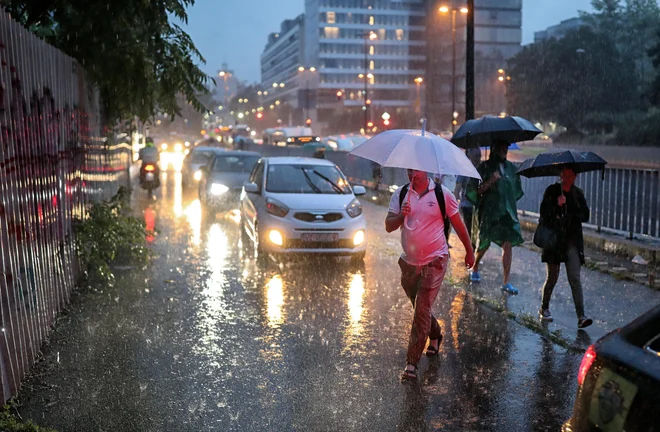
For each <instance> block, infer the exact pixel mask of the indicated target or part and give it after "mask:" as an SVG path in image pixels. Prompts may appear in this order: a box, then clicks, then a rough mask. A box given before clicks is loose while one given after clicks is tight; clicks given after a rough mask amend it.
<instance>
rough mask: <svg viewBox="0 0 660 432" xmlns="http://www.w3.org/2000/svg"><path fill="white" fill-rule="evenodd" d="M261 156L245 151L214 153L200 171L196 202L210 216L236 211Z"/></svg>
mask: <svg viewBox="0 0 660 432" xmlns="http://www.w3.org/2000/svg"><path fill="white" fill-rule="evenodd" d="M260 158H261V155H260V154H259V153H257V152H248V151H224V152H217V153H215V154H214V155H213V157H211V158H210V159H209V161H208V163H207V164H206V166H205V167H203V168H201V172H202V177H201V179H200V180H199V189H198V190H199V200H200V202H201V204H202V208H203V209H204V210H205V211H209V212H213V213H214V212H218V211H227V210H233V209H237V208H238V204H239V197H240V195H241V190H242V189H243V183H245V181H246V180H247V179H248V178H249V176H250V172H251V171H252V168H253V167H254V166H255V164H256V163H257V161H259V159H260Z"/></svg>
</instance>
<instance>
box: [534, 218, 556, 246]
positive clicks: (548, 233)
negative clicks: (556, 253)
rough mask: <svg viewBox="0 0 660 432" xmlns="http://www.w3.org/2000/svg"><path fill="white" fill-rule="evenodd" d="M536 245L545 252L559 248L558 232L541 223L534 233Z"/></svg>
mask: <svg viewBox="0 0 660 432" xmlns="http://www.w3.org/2000/svg"><path fill="white" fill-rule="evenodd" d="M534 244H535V245H536V246H538V247H540V248H541V249H543V250H549V249H550V250H552V249H556V248H557V232H556V231H555V230H554V229H553V228H551V227H549V226H547V225H546V224H544V223H543V221H539V225H538V226H537V227H536V232H535V233H534Z"/></svg>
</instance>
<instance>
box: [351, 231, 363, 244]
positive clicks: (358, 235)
mask: <svg viewBox="0 0 660 432" xmlns="http://www.w3.org/2000/svg"><path fill="white" fill-rule="evenodd" d="M362 243H364V231H363V230H360V231H358V232H356V233H355V235H354V236H353V245H355V246H360V245H361V244H362Z"/></svg>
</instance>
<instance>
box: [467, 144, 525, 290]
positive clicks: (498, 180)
mask: <svg viewBox="0 0 660 432" xmlns="http://www.w3.org/2000/svg"><path fill="white" fill-rule="evenodd" d="M508 149H509V143H508V142H506V141H496V142H495V143H493V146H492V151H491V154H490V158H489V159H488V160H487V161H484V162H482V163H481V164H480V165H479V168H478V169H477V170H478V171H479V174H481V178H482V179H483V183H482V184H481V185H478V184H477V182H476V181H473V182H470V185H469V186H468V193H467V198H468V199H469V200H470V201H471V202H472V203H473V204H474V205H475V210H476V217H477V220H478V227H479V233H478V241H477V261H476V263H475V265H474V269H473V270H472V273H471V274H470V280H471V281H472V282H480V281H481V275H480V274H479V264H480V263H481V260H482V259H483V257H484V255H485V254H486V251H487V250H488V248H489V247H490V244H491V243H495V244H496V245H498V246H500V247H501V248H502V267H503V274H504V276H503V280H502V290H503V291H505V292H507V293H509V294H518V289H517V288H516V287H514V286H513V285H512V284H511V283H510V282H509V275H510V273H511V260H512V259H513V247H514V246H518V245H520V244H522V243H523V237H522V234H521V233H520V222H519V221H518V207H517V202H518V200H519V199H520V198H522V196H523V190H522V185H521V183H520V176H519V175H518V173H517V168H516V166H515V165H514V164H513V163H511V162H509V161H508V160H506V157H507V153H508Z"/></svg>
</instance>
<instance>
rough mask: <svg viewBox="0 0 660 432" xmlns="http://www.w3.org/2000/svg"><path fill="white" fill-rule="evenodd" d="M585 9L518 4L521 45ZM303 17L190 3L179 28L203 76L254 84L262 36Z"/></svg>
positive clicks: (569, 4) (287, 0)
mask: <svg viewBox="0 0 660 432" xmlns="http://www.w3.org/2000/svg"><path fill="white" fill-rule="evenodd" d="M590 9H591V0H523V44H527V43H529V42H531V41H532V40H533V39H534V32H535V31H538V30H543V29H545V28H546V27H548V26H551V25H554V24H557V23H559V22H560V21H561V20H564V19H567V18H571V17H574V16H577V15H578V11H580V10H587V11H589V10H590ZM303 12H304V0H243V1H240V2H239V1H235V2H226V1H220V0H196V1H195V5H194V6H193V7H191V8H189V9H188V25H187V26H185V28H186V30H187V31H188V33H189V34H190V36H191V37H192V38H193V40H194V42H195V45H196V46H197V48H198V49H199V50H200V51H201V52H202V55H203V56H204V57H205V58H206V62H207V63H206V65H204V66H203V69H204V71H205V72H206V73H208V74H210V75H214V74H215V72H216V71H217V70H218V69H220V65H221V64H222V63H223V62H227V64H228V65H229V67H230V68H231V69H233V70H234V72H235V73H236V76H237V77H238V78H239V79H241V80H245V81H250V82H256V81H259V80H260V71H259V56H260V54H261V52H262V50H263V48H264V46H265V45H266V39H267V37H268V34H270V33H272V32H276V31H278V30H279V26H280V23H281V22H282V21H283V20H284V19H289V18H294V17H296V16H297V15H299V14H301V13H303Z"/></svg>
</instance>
